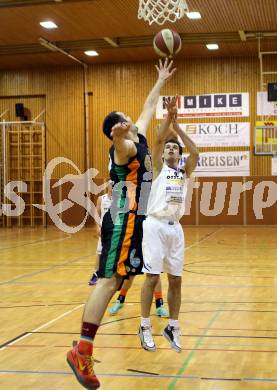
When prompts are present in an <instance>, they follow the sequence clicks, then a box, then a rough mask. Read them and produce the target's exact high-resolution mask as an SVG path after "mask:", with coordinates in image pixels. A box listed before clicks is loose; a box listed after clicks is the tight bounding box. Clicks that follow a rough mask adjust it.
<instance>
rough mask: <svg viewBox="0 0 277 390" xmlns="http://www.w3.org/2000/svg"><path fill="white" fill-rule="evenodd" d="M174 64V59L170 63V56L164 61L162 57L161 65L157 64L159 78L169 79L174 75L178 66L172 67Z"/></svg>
mask: <svg viewBox="0 0 277 390" xmlns="http://www.w3.org/2000/svg"><path fill="white" fill-rule="evenodd" d="M172 65H173V61H170V62H169V63H168V58H166V59H165V61H164V63H163V62H162V60H161V59H160V60H159V65H155V67H156V69H157V71H158V74H159V80H162V81H167V80H169V79H170V78H171V77H172V76H173V74H174V73H175V72H176V68H173V69H171V68H172Z"/></svg>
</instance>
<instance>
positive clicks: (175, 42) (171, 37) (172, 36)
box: [153, 28, 182, 58]
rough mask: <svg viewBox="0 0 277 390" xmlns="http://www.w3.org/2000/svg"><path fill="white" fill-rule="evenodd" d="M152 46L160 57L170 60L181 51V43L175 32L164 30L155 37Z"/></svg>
mask: <svg viewBox="0 0 277 390" xmlns="http://www.w3.org/2000/svg"><path fill="white" fill-rule="evenodd" d="M153 46H154V50H155V52H156V53H157V54H158V55H159V56H160V57H169V58H171V57H173V56H174V55H175V54H177V53H178V52H179V51H180V50H181V47H182V41H181V37H180V35H179V34H178V33H177V32H176V31H174V30H170V29H169V28H166V29H164V30H161V31H159V32H158V33H157V34H156V35H155V37H154V40H153Z"/></svg>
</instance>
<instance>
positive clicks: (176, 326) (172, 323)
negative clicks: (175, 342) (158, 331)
mask: <svg viewBox="0 0 277 390" xmlns="http://www.w3.org/2000/svg"><path fill="white" fill-rule="evenodd" d="M168 325H169V326H174V328H179V321H178V320H172V319H171V318H170V319H169V323H168Z"/></svg>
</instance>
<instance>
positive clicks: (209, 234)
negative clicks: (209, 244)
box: [185, 227, 224, 265]
mask: <svg viewBox="0 0 277 390" xmlns="http://www.w3.org/2000/svg"><path fill="white" fill-rule="evenodd" d="M221 230H224V227H221V228H219V229H217V230H215V231H214V232H212V233H208V234H206V235H205V236H204V237H203V238H200V240H198V241H197V242H194V243H193V244H191V245H189V246H186V247H185V252H186V251H188V250H189V249H190V248H193V247H194V246H196V245H199V244H200V243H202V242H204V241H206V240H208V239H209V238H211V237H212V236H213V235H214V234H216V233H218V232H220V231H221ZM190 264H193V263H190ZM185 265H186V264H185Z"/></svg>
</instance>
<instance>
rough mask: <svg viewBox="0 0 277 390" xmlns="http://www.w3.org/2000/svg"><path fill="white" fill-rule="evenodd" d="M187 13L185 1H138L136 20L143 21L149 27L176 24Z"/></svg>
mask: <svg viewBox="0 0 277 390" xmlns="http://www.w3.org/2000/svg"><path fill="white" fill-rule="evenodd" d="M185 12H188V6H187V3H186V1H185V0H139V10H138V18H139V19H144V20H145V21H146V22H148V23H149V24H150V25H151V24H152V23H157V24H159V25H161V24H164V22H166V21H169V22H176V20H177V19H181V18H182V17H183V16H184V13H185Z"/></svg>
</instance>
